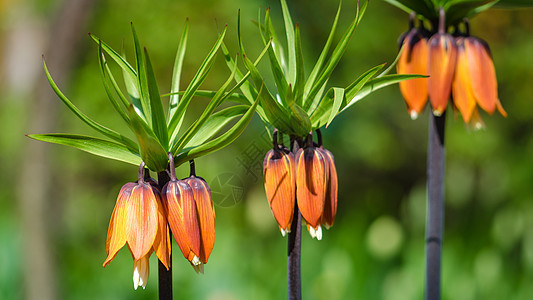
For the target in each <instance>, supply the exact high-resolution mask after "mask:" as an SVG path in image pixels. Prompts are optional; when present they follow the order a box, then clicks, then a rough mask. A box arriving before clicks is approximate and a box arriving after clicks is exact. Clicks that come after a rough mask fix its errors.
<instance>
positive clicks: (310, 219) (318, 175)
mask: <svg viewBox="0 0 533 300" xmlns="http://www.w3.org/2000/svg"><path fill="white" fill-rule="evenodd" d="M308 141H310V142H309V143H308V146H307V147H306V148H302V149H300V150H298V152H297V153H296V200H297V202H298V208H299V209H300V212H301V214H302V217H303V218H304V220H305V222H306V223H307V229H308V230H309V233H310V234H311V236H312V237H313V238H315V237H316V238H317V239H318V240H321V239H322V227H321V224H322V214H323V212H324V205H325V197H326V188H327V182H328V164H327V159H326V158H325V156H324V154H323V153H322V151H320V150H318V149H317V148H315V147H314V146H313V145H312V141H311V136H309V137H308Z"/></svg>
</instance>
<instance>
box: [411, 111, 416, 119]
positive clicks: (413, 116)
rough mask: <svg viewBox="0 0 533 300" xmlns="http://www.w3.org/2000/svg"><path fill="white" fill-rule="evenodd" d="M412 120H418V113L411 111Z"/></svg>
mask: <svg viewBox="0 0 533 300" xmlns="http://www.w3.org/2000/svg"><path fill="white" fill-rule="evenodd" d="M410 115H411V120H416V119H417V118H418V113H417V112H416V111H414V110H412V111H411V113H410Z"/></svg>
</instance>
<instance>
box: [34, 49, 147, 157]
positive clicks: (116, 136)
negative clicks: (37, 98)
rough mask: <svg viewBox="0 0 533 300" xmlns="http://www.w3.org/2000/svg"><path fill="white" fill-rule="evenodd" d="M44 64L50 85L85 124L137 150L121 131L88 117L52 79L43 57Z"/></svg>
mask: <svg viewBox="0 0 533 300" xmlns="http://www.w3.org/2000/svg"><path fill="white" fill-rule="evenodd" d="M43 66H44V72H45V73H46V78H47V79H48V82H49V83H50V86H51V87H52V89H53V90H54V92H55V93H56V95H57V96H58V97H59V99H61V101H63V103H64V104H65V105H66V106H67V107H68V108H69V109H70V110H71V111H72V112H73V113H74V114H75V115H76V116H77V117H78V118H79V119H80V120H82V121H83V122H85V124H87V125H89V126H90V127H91V128H93V129H94V130H96V131H98V132H100V133H101V134H103V135H105V136H107V137H109V138H112V139H114V140H115V141H117V142H120V143H121V144H123V145H124V146H126V147H128V148H129V149H131V150H135V149H136V148H137V145H136V144H135V143H134V142H133V141H132V140H130V139H129V138H127V137H125V136H123V135H121V134H120V133H117V132H115V131H113V130H111V129H109V128H107V127H104V126H102V125H100V124H98V123H97V122H95V121H93V120H92V119H91V118H89V117H87V116H86V115H85V114H84V113H83V112H81V111H80V110H79V109H78V108H77V107H76V106H75V105H74V104H73V103H72V102H70V100H69V99H68V98H67V97H66V96H65V95H64V94H63V93H62V92H61V90H60V89H59V87H57V85H56V83H55V82H54V80H53V79H52V76H51V75H50V72H49V71H48V68H47V66H46V63H45V61H44V57H43Z"/></svg>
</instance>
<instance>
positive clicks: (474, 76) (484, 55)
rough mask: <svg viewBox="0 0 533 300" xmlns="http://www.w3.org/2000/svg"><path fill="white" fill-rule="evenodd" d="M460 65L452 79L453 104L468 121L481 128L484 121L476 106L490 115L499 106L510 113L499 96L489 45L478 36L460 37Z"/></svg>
mask: <svg viewBox="0 0 533 300" xmlns="http://www.w3.org/2000/svg"><path fill="white" fill-rule="evenodd" d="M457 49H458V55H457V68H456V71H455V77H454V80H453V90H452V93H453V103H454V105H455V107H456V108H457V109H458V110H459V111H460V112H461V115H462V116H463V119H464V121H465V123H474V127H476V128H480V127H482V126H483V125H482V124H483V123H482V121H481V119H480V117H479V112H478V111H477V106H479V107H481V108H482V109H483V110H485V111H486V112H488V113H489V114H493V113H494V110H495V109H498V111H499V112H500V114H502V115H503V116H507V113H506V112H505V110H504V109H503V107H502V105H501V103H500V100H499V99H498V82H497V80H496V72H495V70H494V64H493V62H492V58H491V56H490V50H489V48H488V46H487V45H486V44H485V43H484V42H483V41H482V40H480V39H478V38H475V37H464V38H463V37H460V38H458V39H457Z"/></svg>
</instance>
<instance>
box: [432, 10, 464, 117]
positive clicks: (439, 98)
mask: <svg viewBox="0 0 533 300" xmlns="http://www.w3.org/2000/svg"><path fill="white" fill-rule="evenodd" d="M444 24H445V21H444V10H441V16H440V23H439V32H438V33H436V34H434V35H433V36H432V37H431V38H430V39H429V42H428V74H429V78H428V93H429V100H430V102H431V105H432V107H433V114H434V115H436V116H440V115H442V114H443V113H444V111H445V110H446V106H447V105H448V98H450V91H451V86H452V79H453V75H454V72H455V65H456V62H457V46H456V45H455V39H454V37H453V36H451V35H450V34H447V33H446V28H445V25H444Z"/></svg>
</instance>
